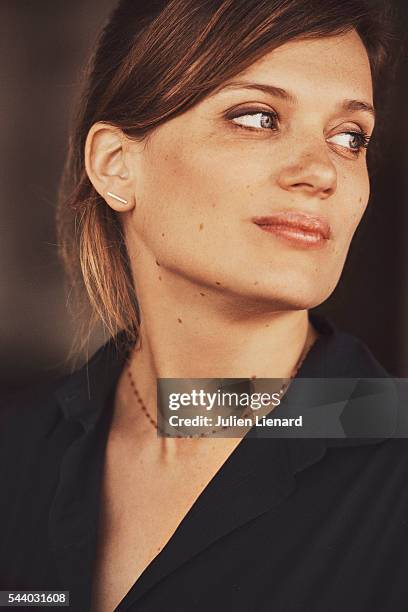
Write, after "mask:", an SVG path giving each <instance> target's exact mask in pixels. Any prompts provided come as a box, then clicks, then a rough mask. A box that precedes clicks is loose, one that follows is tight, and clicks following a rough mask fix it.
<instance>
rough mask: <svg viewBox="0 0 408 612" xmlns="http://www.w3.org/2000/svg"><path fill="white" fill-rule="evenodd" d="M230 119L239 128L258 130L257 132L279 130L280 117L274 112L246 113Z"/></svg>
mask: <svg viewBox="0 0 408 612" xmlns="http://www.w3.org/2000/svg"><path fill="white" fill-rule="evenodd" d="M230 119H231V120H232V121H233V123H235V124H236V125H237V126H238V127H243V128H248V129H256V130H262V129H267V130H275V129H276V128H277V121H278V117H277V115H276V113H274V112H272V111H262V112H260V111H256V112H251V113H248V112H245V113H242V114H240V115H235V116H234V117H230Z"/></svg>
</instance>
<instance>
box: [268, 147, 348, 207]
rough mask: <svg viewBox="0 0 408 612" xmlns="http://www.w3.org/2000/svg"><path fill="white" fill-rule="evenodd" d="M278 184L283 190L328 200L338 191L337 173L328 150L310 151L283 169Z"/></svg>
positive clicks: (285, 165) (291, 161)
mask: <svg viewBox="0 0 408 612" xmlns="http://www.w3.org/2000/svg"><path fill="white" fill-rule="evenodd" d="M278 184H279V185H280V187H281V188H282V189H285V190H286V191H291V192H299V193H304V194H307V195H310V196H314V197H317V198H320V199H322V200H326V199H327V198H329V197H330V196H331V195H333V193H334V192H335V191H336V186H337V171H336V168H335V166H334V164H333V163H332V161H331V160H330V158H329V157H328V155H327V150H325V151H322V150H321V149H320V147H319V150H315V151H310V150H309V151H308V152H305V153H303V154H301V155H300V156H298V158H297V159H293V156H292V159H291V160H290V161H289V162H288V163H287V164H284V166H283V167H282V168H281V170H280V172H279V175H278Z"/></svg>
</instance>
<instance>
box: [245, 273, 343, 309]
mask: <svg viewBox="0 0 408 612" xmlns="http://www.w3.org/2000/svg"><path fill="white" fill-rule="evenodd" d="M319 281H320V282H319V283H317V282H316V278H307V279H306V278H305V277H304V276H303V277H302V278H296V279H294V278H292V279H291V280H290V282H289V279H288V278H285V279H279V280H277V279H274V280H272V279H268V280H265V281H264V282H262V281H259V283H258V284H257V285H255V286H254V285H253V282H252V283H248V284H246V287H245V289H246V290H245V293H246V296H247V298H248V299H249V300H248V301H252V299H253V300H254V301H255V302H257V303H258V304H259V306H261V304H263V306H265V305H267V306H269V308H271V307H272V308H273V310H309V309H311V308H315V307H316V306H319V305H320V304H322V303H323V302H324V301H325V300H327V299H328V298H329V297H330V295H331V294H332V293H333V291H334V289H335V287H336V285H337V282H338V279H337V280H336V282H331V283H329V282H323V280H322V279H319ZM249 284H252V286H253V291H252V292H251V296H249V295H248V286H249ZM251 298H252V299H251Z"/></svg>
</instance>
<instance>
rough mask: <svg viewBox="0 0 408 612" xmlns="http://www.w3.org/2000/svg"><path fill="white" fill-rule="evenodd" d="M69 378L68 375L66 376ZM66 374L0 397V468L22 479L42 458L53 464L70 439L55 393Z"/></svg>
mask: <svg viewBox="0 0 408 612" xmlns="http://www.w3.org/2000/svg"><path fill="white" fill-rule="evenodd" d="M68 378H69V377H68ZM66 379H67V377H60V378H56V379H54V380H52V381H48V382H46V383H39V384H34V385H30V386H29V387H25V388H24V389H21V390H19V391H15V392H12V393H8V394H6V395H4V396H3V397H2V398H1V400H0V471H1V472H2V473H3V475H4V472H5V471H7V473H8V474H9V476H11V475H14V477H16V478H18V477H20V478H22V477H23V476H24V473H23V472H24V471H25V472H26V473H27V474H28V473H30V472H31V471H32V469H34V468H35V466H36V465H37V466H38V464H39V463H42V461H43V460H45V461H46V463H47V464H51V463H53V462H54V461H55V460H56V459H57V458H58V457H60V456H61V452H62V450H63V448H64V447H66V444H67V443H69V441H70V440H71V439H72V434H73V431H78V429H77V428H76V430H75V429H73V426H74V424H73V423H68V422H67V421H66V419H64V417H63V414H62V411H61V407H60V405H59V403H58V401H57V398H56V396H55V391H56V389H57V388H58V387H59V386H60V385H61V384H62V382H63V381H64V380H66Z"/></svg>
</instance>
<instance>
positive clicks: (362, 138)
mask: <svg viewBox="0 0 408 612" xmlns="http://www.w3.org/2000/svg"><path fill="white" fill-rule="evenodd" d="M246 115H252V116H254V115H267V116H269V117H271V118H272V120H273V127H271V128H254V127H249V126H247V125H241V124H240V123H234V121H233V119H238V118H239V117H245V116H246ZM227 118H228V119H229V120H230V121H231V123H232V124H233V126H234V128H235V127H236V128H241V129H243V130H252V131H264V130H265V129H270V130H271V131H276V130H277V122H278V120H279V116H278V114H277V113H276V112H274V111H265V110H262V111H260V110H258V111H243V112H241V113H239V115H232V116H229V117H227ZM340 133H341V134H349V135H350V136H354V137H356V138H357V140H358V142H359V144H358V148H357V149H351V148H348V147H344V148H346V149H347V150H348V151H350V153H352V154H354V155H356V156H357V155H359V154H360V153H361V150H362V149H367V147H368V145H369V142H370V136H369V135H368V134H367V133H366V132H365V131H364V130H361V131H354V130H350V131H346V132H340ZM338 146H341V145H338Z"/></svg>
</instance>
